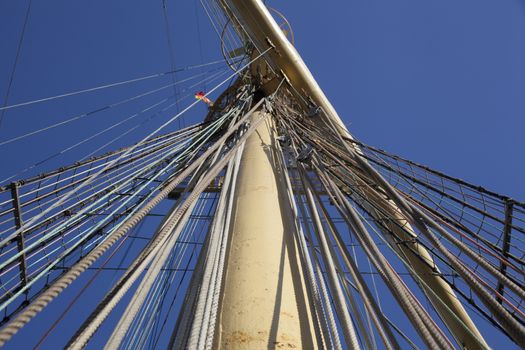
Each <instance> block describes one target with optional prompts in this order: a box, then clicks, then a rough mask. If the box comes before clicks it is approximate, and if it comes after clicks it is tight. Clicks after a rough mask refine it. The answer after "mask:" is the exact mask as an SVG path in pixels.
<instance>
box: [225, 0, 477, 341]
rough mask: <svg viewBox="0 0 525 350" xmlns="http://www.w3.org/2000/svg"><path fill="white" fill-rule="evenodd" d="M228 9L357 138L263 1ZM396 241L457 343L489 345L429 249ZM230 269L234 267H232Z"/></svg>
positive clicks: (384, 202) (297, 86) (237, 0)
mask: <svg viewBox="0 0 525 350" xmlns="http://www.w3.org/2000/svg"><path fill="white" fill-rule="evenodd" d="M223 8H224V9H225V13H226V15H227V16H229V17H230V20H231V21H232V22H234V23H236V24H237V27H238V28H242V30H243V31H244V33H241V34H242V35H247V36H249V37H250V39H251V40H252V41H253V42H254V43H255V45H256V47H257V46H260V47H265V46H268V44H270V45H274V46H275V50H272V51H270V52H269V53H268V57H269V60H268V61H269V62H270V63H269V64H270V65H272V67H273V69H274V71H277V72H282V73H284V75H285V76H286V78H287V79H289V81H290V85H291V86H292V90H293V91H295V92H296V94H298V95H299V94H301V95H303V96H302V97H303V98H304V97H306V99H307V100H308V102H309V103H311V104H312V105H314V106H316V107H319V108H320V109H321V110H322V111H323V113H324V115H325V116H326V117H327V118H328V119H329V120H330V122H331V123H332V124H333V125H334V127H335V128H336V129H337V130H338V131H339V133H340V134H341V136H342V137H346V138H349V139H352V136H351V134H350V133H349V132H348V130H347V129H346V127H345V125H344V123H343V122H342V120H341V118H340V117H339V116H338V114H337V112H336V111H335V109H334V108H333V106H332V105H331V103H330V101H329V100H328V98H327V97H326V96H325V94H324V93H323V91H322V90H321V88H320V87H319V85H318V84H317V82H316V81H315V79H314V77H313V76H312V74H311V73H310V71H309V70H308V68H307V66H306V64H305V63H304V61H303V60H302V58H301V56H300V55H299V53H298V52H297V50H295V48H294V47H293V46H292V44H291V43H290V42H289V41H288V39H287V38H286V36H285V34H284V33H283V32H282V30H281V29H280V28H279V25H278V24H277V23H276V21H275V20H274V18H273V17H272V15H271V14H270V12H269V11H268V9H267V8H266V6H265V5H264V3H263V2H262V1H261V0H230V1H223ZM259 49H260V48H259ZM348 151H349V152H352V153H354V154H355V153H360V150H359V149H358V148H357V147H355V148H353V149H348ZM357 158H360V157H357ZM361 161H362V164H361V166H362V167H364V170H365V171H369V170H370V166H369V165H368V164H367V163H366V161H363V160H361ZM385 184H386V182H385ZM368 203H369V208H367V209H368V211H369V212H370V213H372V215H373V216H374V217H375V219H378V220H381V219H382V217H381V214H379V213H378V212H377V211H376V210H374V207H375V208H377V207H379V208H383V209H384V210H385V211H386V212H387V213H388V214H389V215H391V216H393V217H398V218H399V220H401V221H403V223H404V224H403V225H404V229H396V228H391V229H392V230H394V232H396V233H398V235H399V237H404V238H405V239H407V240H410V239H412V238H414V237H415V235H416V234H415V233H414V230H413V229H412V227H411V225H410V223H409V220H408V215H406V214H405V213H404V212H403V211H402V210H401V211H400V210H399V208H398V207H397V206H396V204H395V203H394V202H393V201H392V200H390V199H389V198H388V197H387V196H378V195H376V194H374V193H370V198H369V201H368ZM365 205H366V203H365ZM407 232H408V233H407ZM385 235H386V236H387V238H388V239H392V237H391V236H390V234H388V233H387V232H386V231H385ZM395 246H397V249H398V250H399V251H400V253H401V254H404V255H405V256H406V257H407V260H408V261H409V263H410V265H412V268H413V270H414V272H415V273H416V275H417V279H418V280H420V281H422V282H423V283H420V285H421V288H422V291H423V292H424V293H425V294H426V295H427V297H428V298H429V299H430V301H431V302H432V304H433V306H434V308H435V309H436V311H437V312H438V313H439V315H440V317H441V318H442V320H443V321H444V323H445V324H446V325H447V327H448V328H449V330H450V331H451V333H452V334H453V336H454V338H455V339H456V341H457V342H458V344H459V345H460V346H462V347H465V348H467V349H473V348H478V347H480V345H484V346H487V345H486V343H485V341H484V340H483V337H482V336H481V333H480V332H479V330H478V329H477V327H476V326H475V324H474V322H473V321H472V320H471V318H470V317H469V315H468V314H467V312H466V311H465V309H464V307H463V305H462V304H461V302H460V301H459V300H458V298H457V296H456V294H455V293H454V291H453V290H452V288H451V287H450V286H449V285H448V284H446V283H445V282H444V281H443V280H442V279H441V278H440V277H439V276H438V273H439V270H437V268H436V267H435V263H434V261H433V258H432V256H431V255H430V253H429V252H428V251H427V250H426V249H425V248H424V247H423V246H421V245H419V244H417V243H414V244H407V245H395ZM414 252H416V254H417V255H416V254H415V253H414ZM418 256H423V257H424V260H426V261H422V260H421V259H420V258H419V257H418ZM239 264H240V265H242V264H243V262H242V260H240V261H239ZM229 268H230V269H231V268H235V267H234V266H229ZM480 342H481V343H482V344H480Z"/></svg>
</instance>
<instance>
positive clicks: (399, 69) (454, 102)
mask: <svg viewBox="0 0 525 350" xmlns="http://www.w3.org/2000/svg"><path fill="white" fill-rule="evenodd" d="M267 4H268V5H270V6H273V7H275V8H276V9H278V10H279V11H282V12H283V13H284V14H285V15H286V17H287V18H288V20H289V21H290V22H291V24H292V27H293V29H294V32H295V44H296V47H297V49H298V50H299V52H300V53H301V55H302V56H303V58H304V60H305V61H306V63H307V64H308V66H309V67H310V69H311V71H312V73H313V74H314V76H315V77H316V79H317V80H318V82H319V84H320V85H321V87H322V88H323V89H324V91H325V93H326V95H327V96H328V98H329V99H330V100H331V101H332V103H333V105H334V106H335V108H336V110H337V111H338V113H339V114H340V116H341V117H342V119H343V120H344V121H345V122H346V123H347V125H348V128H349V130H350V131H351V132H352V133H353V134H354V135H355V136H356V137H357V138H358V139H360V140H362V141H363V142H365V143H368V144H371V145H374V146H377V147H380V148H383V149H385V150H388V151H390V152H392V153H396V154H398V155H400V156H403V157H406V158H409V159H412V160H414V161H416V162H419V163H422V164H425V165H428V166H430V167H432V168H435V169H437V170H441V171H443V172H445V173H448V174H450V175H453V176H456V177H460V178H462V179H464V180H466V181H469V182H472V183H474V184H479V185H482V186H484V187H486V188H488V189H491V190H493V191H496V192H500V193H503V194H507V195H509V196H511V197H514V198H516V199H518V200H522V201H523V200H524V199H525V188H524V186H523V185H522V177H523V176H522V174H523V173H524V170H525V164H524V162H523V155H522V152H523V150H524V149H525V138H524V137H523V131H524V129H525V98H524V97H523V95H524V93H525V65H524V64H523V62H525V2H524V1H523V0H507V1H489V0H476V1H475V0H463V1H457V0H456V1H452V0H443V1H415V0H412V1H410V0H395V1H392V0H374V1H362V0H361V1H354V0H353V1H349V0H344V1H343V0H340V1H323V2H321V1H308V0H305V1H267ZM167 5H168V19H169V31H170V35H171V36H172V41H173V52H172V54H173V57H174V61H175V66H176V67H185V66H188V65H192V64H199V63H203V62H209V61H213V60H216V59H220V58H221V55H220V51H219V45H218V39H217V36H216V34H215V33H214V32H213V30H212V28H211V26H210V24H209V21H208V19H207V18H206V16H205V14H204V12H203V10H202V8H201V7H200V4H199V2H198V1H174V0H167ZM26 7H27V1H12V0H4V1H2V2H0V53H1V54H0V98H1V99H3V97H4V96H5V91H6V87H7V84H8V80H9V76H10V74H11V70H12V65H13V62H14V58H15V53H16V47H17V44H18V40H19V36H20V31H21V28H22V23H23V19H24V16H25V9H26ZM199 34H200V35H199ZM171 64H172V63H171V61H170V55H169V47H168V43H167V39H166V28H165V22H164V18H163V12H162V2H161V1H146V0H142V1H124V0H120V1H116V0H115V1H102V0H99V1H89V2H88V1H74V2H71V1H65V0H56V1H52V2H49V1H42V0H33V2H32V9H31V13H30V18H29V22H28V26H27V29H26V34H25V39H24V42H23V45H22V48H21V52H20V57H19V62H18V67H17V70H16V72H15V76H14V81H13V85H12V88H11V92H10V98H9V101H8V105H10V104H14V103H19V102H23V101H28V100H32V99H37V98H41V97H46V96H51V95H56V94H61V93H65V92H69V91H74V90H78V89H84V88H89V87H93V86H98V85H101V84H106V83H111V82H115V81H121V80H126V79H130V78H135V77H139V76H143V75H147V74H151V73H159V72H165V71H169V70H171ZM201 71H202V70H201ZM193 73H195V72H193ZM177 77H178V78H179V79H181V78H184V77H185V75H184V74H180V75H178V76H177ZM170 81H171V80H170V78H168V77H164V78H159V79H157V80H153V81H147V82H142V83H138V84H134V85H126V86H124V87H119V88H114V89H108V90H104V91H103V92H94V93H88V94H82V95H79V96H75V97H70V98H64V99H60V100H57V101H51V102H46V103H41V104H36V105H33V106H28V107H21V108H17V109H12V110H9V111H7V112H6V113H5V116H4V121H3V124H2V127H1V128H0V142H1V141H3V140H6V139H9V138H11V137H13V136H17V135H20V134H23V133H25V132H28V131H30V130H33V129H36V128H39V127H43V126H45V125H48V124H50V123H53V122H57V121H61V120H64V119H66V118H67V117H69V116H72V115H76V114H78V113H82V112H87V111H90V110H94V109H96V108H99V107H101V106H105V105H107V104H109V103H112V102H114V101H117V100H119V99H122V98H125V97H128V96H131V95H133V94H138V93H140V92H143V91H147V90H149V89H154V88H156V87H158V86H161V85H163V84H168V83H169V82H170ZM206 88H208V86H205V85H202V86H199V90H200V89H206ZM169 95H170V91H169V90H166V91H163V92H161V93H160V94H158V95H155V96H149V97H147V98H146V99H144V100H141V101H140V102H136V103H131V104H129V105H126V106H123V107H121V108H120V109H118V110H116V111H113V110H108V111H106V112H101V113H98V114H97V115H96V116H93V117H90V118H88V119H85V120H83V121H81V122H78V123H72V124H71V125H69V126H67V127H63V128H59V129H56V130H54V131H50V132H48V133H42V134H40V135H38V136H35V137H32V138H28V139H26V140H25V141H20V142H16V143H11V144H9V145H5V146H0V157H2V160H3V162H2V166H1V167H0V177H1V178H2V179H3V178H5V177H7V176H10V175H12V174H13V173H16V172H18V171H20V170H22V169H24V168H26V167H27V166H29V165H31V164H33V163H35V162H37V161H39V160H41V159H43V158H46V157H47V156H49V155H51V154H54V153H55V152H57V151H59V150H61V149H64V148H66V147H68V146H69V145H71V144H73V143H75V142H77V141H78V140H80V139H82V138H85V137H87V136H89V135H91V134H92V133H94V132H96V131H97V130H99V129H101V128H103V127H106V126H108V125H110V124H111V123H114V122H116V121H118V120H121V119H122V118H124V117H125V116H127V115H129V114H131V113H134V112H135V111H136V110H137V109H139V108H142V107H144V106H146V105H148V104H152V103H155V102H156V101H157V100H158V99H161V98H164V97H168V96H169ZM191 102H193V100H192V97H191V96H190V98H189V99H187V100H185V101H182V102H181V103H180V106H179V107H180V108H182V107H184V106H186V105H187V104H189V103H191ZM0 104H2V105H3V104H4V101H3V100H0ZM175 111H176V108H175V109H173V110H170V111H169V112H168V113H166V114H164V115H162V116H159V117H158V118H157V119H155V121H151V122H150V123H148V124H145V126H144V128H142V129H141V130H140V132H136V133H133V134H131V135H129V136H128V137H126V138H124V139H123V140H122V141H121V142H119V144H118V146H119V147H120V146H123V145H125V144H129V143H131V142H134V141H138V140H140V139H141V136H144V135H145V134H146V133H147V132H148V131H151V130H152V129H153V128H154V127H155V125H157V123H160V121H161V120H166V119H167V117H168V116H169V115H173V113H174V112H175ZM170 113H171V114H170ZM204 113H205V108H204V106H198V107H197V108H196V109H194V110H192V111H191V112H190V114H189V115H188V117H187V120H186V121H187V122H188V123H189V122H196V121H199V120H201V119H202V118H203V116H204ZM145 117H146V116H141V117H140V120H143V119H144V118H145ZM130 126H131V124H129V125H127V127H130ZM174 127H175V126H174ZM124 130H126V128H120V129H116V130H114V131H112V132H111V133H108V134H106V135H104V136H103V137H101V138H97V139H95V140H94V141H93V142H90V143H87V144H86V145H84V146H82V147H79V148H78V149H76V150H75V151H72V152H69V153H67V154H64V155H62V156H60V157H56V158H53V160H51V161H49V162H46V163H45V164H43V165H42V166H41V167H38V168H37V169H34V170H33V171H32V172H28V173H27V174H29V173H39V172H43V171H46V170H50V169H53V168H55V167H57V166H60V165H64V164H69V163H71V162H73V161H75V160H76V159H78V158H79V157H81V156H83V155H85V154H86V153H88V152H89V150H91V149H93V148H95V147H98V146H99V145H102V144H104V143H105V142H107V141H109V140H111V139H112V138H114V137H116V136H117V135H119V133H121V132H123V131H124Z"/></svg>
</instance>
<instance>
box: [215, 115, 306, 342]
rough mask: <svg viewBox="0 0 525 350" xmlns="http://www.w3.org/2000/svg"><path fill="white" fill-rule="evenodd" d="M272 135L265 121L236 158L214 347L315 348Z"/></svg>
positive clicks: (272, 128) (267, 121)
mask: <svg viewBox="0 0 525 350" xmlns="http://www.w3.org/2000/svg"><path fill="white" fill-rule="evenodd" d="M264 113H267V112H265V111H264V110H259V111H258V112H255V113H254V116H253V118H254V119H256V118H259V116H260V114H264ZM275 134H276V131H275V129H274V125H273V122H272V120H271V118H269V117H268V116H267V117H266V118H265V122H263V123H262V124H261V125H260V126H259V127H258V128H257V130H256V131H255V133H254V134H253V135H251V136H250V137H249V138H248V139H247V140H246V144H245V147H244V151H243V154H242V159H241V164H240V169H239V175H238V178H237V185H236V190H235V193H236V194H235V196H236V197H235V199H234V202H233V215H232V230H231V240H230V247H229V252H228V260H227V262H226V272H225V276H224V289H223V292H222V300H221V305H220V307H219V308H220V311H219V319H218V320H217V329H216V331H215V334H216V338H215V343H216V347H217V348H221V349H261V348H266V347H275V348H281V347H283V348H295V349H312V348H314V344H315V343H316V334H315V330H314V328H313V323H312V318H311V315H310V311H309V304H310V303H309V300H308V297H307V293H306V288H305V282H304V277H303V276H304V274H303V271H302V268H301V264H300V260H299V255H298V247H297V246H296V243H295V241H294V236H293V231H292V230H293V228H292V220H291V217H290V213H289V212H288V210H287V209H286V205H285V203H284V200H283V199H284V198H285V197H284V194H285V193H286V192H285V188H284V182H283V178H282V174H278V173H276V172H275V169H276V164H275V157H274V156H273V154H274V151H275V143H276V140H275V138H276V135H275Z"/></svg>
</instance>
